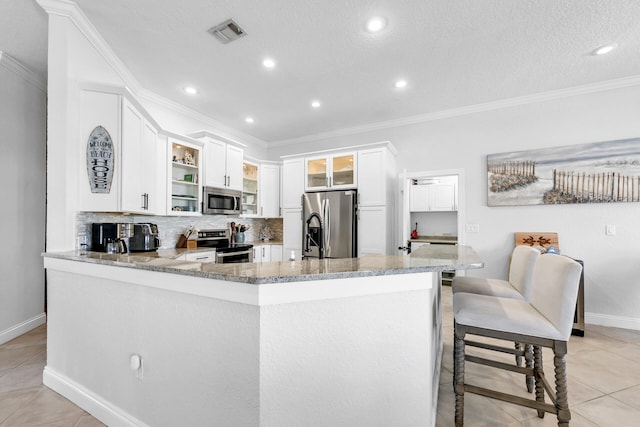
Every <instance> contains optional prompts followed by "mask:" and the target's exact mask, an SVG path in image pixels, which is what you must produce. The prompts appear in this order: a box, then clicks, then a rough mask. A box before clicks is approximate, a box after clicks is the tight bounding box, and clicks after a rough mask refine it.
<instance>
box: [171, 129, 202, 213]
mask: <svg viewBox="0 0 640 427" xmlns="http://www.w3.org/2000/svg"><path fill="white" fill-rule="evenodd" d="M200 149H201V147H199V146H197V145H194V144H189V143H187V142H186V141H179V140H175V139H172V138H169V150H170V151H169V152H170V155H171V158H170V160H171V161H170V163H169V164H170V165H171V166H170V170H171V172H170V183H169V184H170V188H171V194H170V195H169V206H168V210H169V211H171V215H200V197H201V194H202V187H201V184H200Z"/></svg>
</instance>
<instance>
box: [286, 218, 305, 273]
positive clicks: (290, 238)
mask: <svg viewBox="0 0 640 427" xmlns="http://www.w3.org/2000/svg"><path fill="white" fill-rule="evenodd" d="M282 232H283V242H282V243H283V253H284V254H286V256H287V258H289V254H291V252H292V251H293V252H294V253H295V256H296V259H297V260H299V259H302V255H303V254H302V208H299V209H283V210H282Z"/></svg>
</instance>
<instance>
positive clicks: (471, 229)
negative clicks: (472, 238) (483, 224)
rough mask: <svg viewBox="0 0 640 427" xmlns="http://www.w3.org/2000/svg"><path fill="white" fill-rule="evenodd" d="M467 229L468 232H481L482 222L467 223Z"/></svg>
mask: <svg viewBox="0 0 640 427" xmlns="http://www.w3.org/2000/svg"><path fill="white" fill-rule="evenodd" d="M465 229H466V230H467V233H479V232H480V224H467V225H466V227H465Z"/></svg>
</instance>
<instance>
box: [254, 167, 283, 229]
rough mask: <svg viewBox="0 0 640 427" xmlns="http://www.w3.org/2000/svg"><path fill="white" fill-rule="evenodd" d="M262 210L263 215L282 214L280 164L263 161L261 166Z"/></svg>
mask: <svg viewBox="0 0 640 427" xmlns="http://www.w3.org/2000/svg"><path fill="white" fill-rule="evenodd" d="M259 200H260V212H258V214H259V215H260V216H261V217H266V218H277V217H279V216H280V166H279V165H272V164H267V163H263V164H262V165H261V166H260V198H259Z"/></svg>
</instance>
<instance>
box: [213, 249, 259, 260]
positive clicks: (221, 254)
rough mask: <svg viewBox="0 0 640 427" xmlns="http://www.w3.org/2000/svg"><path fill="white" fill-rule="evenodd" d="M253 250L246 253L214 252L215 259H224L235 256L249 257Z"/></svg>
mask: <svg viewBox="0 0 640 427" xmlns="http://www.w3.org/2000/svg"><path fill="white" fill-rule="evenodd" d="M252 252H253V250H251V249H249V250H246V251H237V252H216V258H218V259H220V258H225V257H228V256H237V255H250V254H251V253H252Z"/></svg>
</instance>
